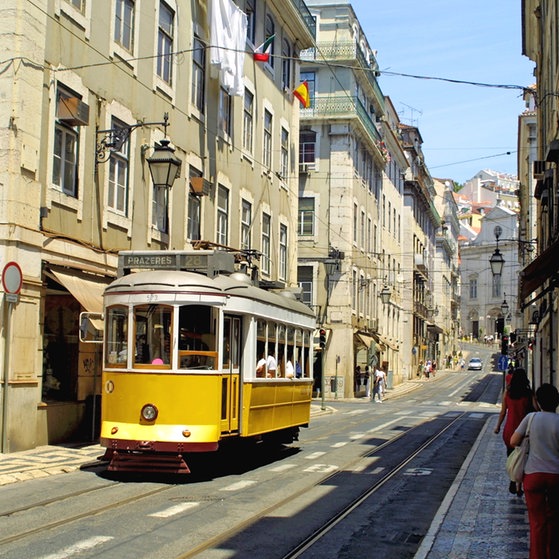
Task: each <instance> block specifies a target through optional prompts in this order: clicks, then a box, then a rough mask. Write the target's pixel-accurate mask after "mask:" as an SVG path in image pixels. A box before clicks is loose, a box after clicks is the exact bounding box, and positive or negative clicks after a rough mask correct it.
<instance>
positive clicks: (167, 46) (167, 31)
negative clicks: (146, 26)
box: [157, 2, 175, 85]
mask: <svg viewBox="0 0 559 559" xmlns="http://www.w3.org/2000/svg"><path fill="white" fill-rule="evenodd" d="M174 19H175V14H174V12H173V11H172V10H171V8H169V6H167V4H165V2H160V3H159V31H158V34H157V75H158V76H159V77H160V78H161V79H162V80H163V81H164V82H166V83H168V84H169V85H171V83H172V81H171V80H172V66H171V64H172V60H173V59H172V53H173V39H174V31H175V30H174V24H175V22H174Z"/></svg>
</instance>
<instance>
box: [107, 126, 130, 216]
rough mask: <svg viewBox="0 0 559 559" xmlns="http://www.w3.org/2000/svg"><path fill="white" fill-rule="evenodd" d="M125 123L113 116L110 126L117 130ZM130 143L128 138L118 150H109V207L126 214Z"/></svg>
mask: <svg viewBox="0 0 559 559" xmlns="http://www.w3.org/2000/svg"><path fill="white" fill-rule="evenodd" d="M125 127H126V125H125V124H124V123H123V122H121V121H119V120H117V119H115V118H113V120H112V126H111V128H113V129H115V130H118V129H122V128H125ZM129 153H130V144H129V142H128V139H127V140H126V141H125V142H124V143H123V144H122V145H121V146H120V149H119V150H118V151H113V152H111V156H110V159H109V190H108V201H107V204H108V206H109V208H111V209H113V210H114V211H116V212H117V213H119V214H121V215H124V216H126V215H127V213H128V169H129V164H128V157H129Z"/></svg>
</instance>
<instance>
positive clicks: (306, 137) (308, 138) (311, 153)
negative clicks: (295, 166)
mask: <svg viewBox="0 0 559 559" xmlns="http://www.w3.org/2000/svg"><path fill="white" fill-rule="evenodd" d="M315 152H316V132H315V131H314V130H301V131H300V132H299V163H314V162H315V157H316V156H315Z"/></svg>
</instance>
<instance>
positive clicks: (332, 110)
mask: <svg viewBox="0 0 559 559" xmlns="http://www.w3.org/2000/svg"><path fill="white" fill-rule="evenodd" d="M300 117H301V121H304V120H306V119H316V118H322V119H326V118H327V119H334V120H355V121H356V123H357V124H356V125H358V126H360V127H361V128H362V129H363V132H364V133H365V134H366V135H367V136H368V137H369V140H370V142H371V143H373V144H374V145H375V146H376V148H377V150H378V154H379V155H380V156H381V157H382V158H383V159H384V155H383V154H382V153H381V151H380V147H379V144H380V142H381V141H382V137H381V135H380V132H379V131H378V129H377V126H376V124H375V123H374V122H373V121H372V119H371V117H370V116H369V113H368V112H367V110H366V108H365V107H364V106H363V103H361V101H360V100H359V99H358V98H357V97H356V96H353V97H352V96H348V95H344V96H339V97H315V98H314V99H313V101H312V104H311V106H310V107H309V108H308V109H301V112H300Z"/></svg>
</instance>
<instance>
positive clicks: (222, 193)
mask: <svg viewBox="0 0 559 559" xmlns="http://www.w3.org/2000/svg"><path fill="white" fill-rule="evenodd" d="M228 228H229V191H228V190H227V189H226V188H225V187H224V186H223V185H221V184H220V185H219V187H218V191H217V231H216V235H217V239H216V242H217V243H218V244H220V245H224V246H227V244H228V243H229V233H228Z"/></svg>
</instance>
